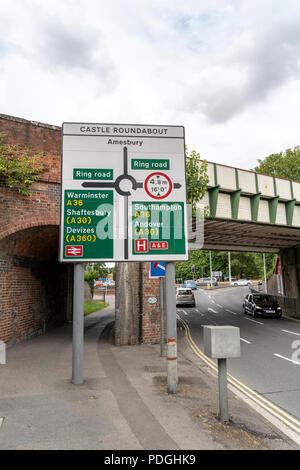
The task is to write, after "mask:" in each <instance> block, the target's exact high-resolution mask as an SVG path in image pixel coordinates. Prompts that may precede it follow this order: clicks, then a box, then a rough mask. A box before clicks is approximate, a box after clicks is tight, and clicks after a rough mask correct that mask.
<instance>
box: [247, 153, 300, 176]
mask: <svg viewBox="0 0 300 470" xmlns="http://www.w3.org/2000/svg"><path fill="white" fill-rule="evenodd" d="M258 162H259V165H258V166H257V167H255V168H254V170H255V171H257V173H264V174H266V175H271V176H276V177H277V178H288V179H292V180H295V181H299V182H300V147H299V146H296V147H294V148H293V149H287V150H285V152H280V153H273V154H271V155H269V156H268V157H266V158H265V159H264V160H258Z"/></svg>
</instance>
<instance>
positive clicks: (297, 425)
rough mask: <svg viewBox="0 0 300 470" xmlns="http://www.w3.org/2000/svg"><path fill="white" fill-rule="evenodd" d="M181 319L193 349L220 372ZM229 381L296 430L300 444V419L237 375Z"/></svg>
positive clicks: (229, 377)
mask: <svg viewBox="0 0 300 470" xmlns="http://www.w3.org/2000/svg"><path fill="white" fill-rule="evenodd" d="M179 320H180V321H181V323H182V325H183V327H184V329H185V337H186V339H187V341H188V344H189V346H190V348H191V349H192V351H193V352H194V353H195V354H196V356H198V357H199V358H200V359H201V360H202V361H203V362H205V363H206V364H207V365H208V366H209V367H210V368H211V369H213V370H214V372H215V373H216V374H218V367H217V365H216V364H215V363H214V362H213V361H212V360H211V359H210V358H209V357H207V356H205V354H204V353H203V352H202V351H201V350H200V349H199V347H198V346H197V345H196V343H195V342H194V340H193V338H192V336H191V333H190V329H189V326H188V325H187V324H186V323H185V321H184V320H182V318H179ZM228 382H229V383H230V384H231V385H232V386H233V387H235V388H236V389H237V390H239V391H240V392H241V393H242V394H243V395H244V396H246V397H248V398H250V399H251V400H252V401H253V402H254V403H255V404H256V405H258V406H259V407H260V408H258V410H260V409H263V410H265V411H267V413H269V414H270V415H272V416H273V417H275V418H276V419H277V420H279V421H280V422H281V423H283V425H285V426H287V428H289V429H290V430H292V431H296V433H297V434H296V435H295V434H293V433H291V435H292V438H293V440H294V441H295V442H297V444H298V445H299V434H300V421H299V420H298V419H296V418H294V417H293V416H291V415H289V414H288V413H286V412H285V411H284V410H283V409H281V408H279V407H278V406H277V405H275V404H274V403H272V402H270V401H269V400H268V399H266V398H264V397H263V396H262V395H260V394H259V393H257V392H255V391H254V390H252V389H251V388H249V387H247V385H245V384H244V383H243V382H241V381H239V380H237V379H236V378H235V377H233V376H232V375H230V374H228ZM260 413H261V414H263V412H262V411H260Z"/></svg>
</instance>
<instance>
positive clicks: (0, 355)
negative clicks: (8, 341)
mask: <svg viewBox="0 0 300 470" xmlns="http://www.w3.org/2000/svg"><path fill="white" fill-rule="evenodd" d="M0 364H6V345H5V343H4V341H0Z"/></svg>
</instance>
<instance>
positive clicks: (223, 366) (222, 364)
mask: <svg viewBox="0 0 300 470" xmlns="http://www.w3.org/2000/svg"><path fill="white" fill-rule="evenodd" d="M218 377H219V407H220V420H221V422H222V423H226V422H228V421H229V415H228V395H227V359H218Z"/></svg>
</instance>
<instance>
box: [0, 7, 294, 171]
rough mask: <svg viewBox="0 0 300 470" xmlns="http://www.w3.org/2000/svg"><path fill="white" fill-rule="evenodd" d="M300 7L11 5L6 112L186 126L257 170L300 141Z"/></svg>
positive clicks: (197, 139) (3, 13) (4, 49)
mask: <svg viewBox="0 0 300 470" xmlns="http://www.w3.org/2000/svg"><path fill="white" fill-rule="evenodd" d="M299 65H300V0H297V1H296V0H285V1H282V0H197V1H193V0H185V1H184V2H182V1H179V0H151V1H150V0H149V1H147V0H126V1H125V0H51V1H48V2H46V1H41V0H14V1H13V2H12V1H11V0H0V113H3V114H8V115H11V116H16V117H21V118H24V119H28V120H33V121H40V122H44V123H48V124H54V125H57V126H60V125H61V124H62V122H64V121H74V122H95V123H128V124H130V123H134V124H156V125H183V126H185V132H186V145H187V147H188V149H189V150H196V151H197V152H199V153H200V155H201V157H202V158H205V159H207V160H208V161H213V162H217V163H223V164H226V165H232V166H237V167H240V168H246V169H251V168H254V166H255V165H256V163H257V159H259V158H264V157H266V156H267V155H269V154H271V153H277V152H280V151H284V150H285V149H287V148H292V147H294V146H296V145H298V144H300V135H299V103H300V73H299V72H300V70H299Z"/></svg>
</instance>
